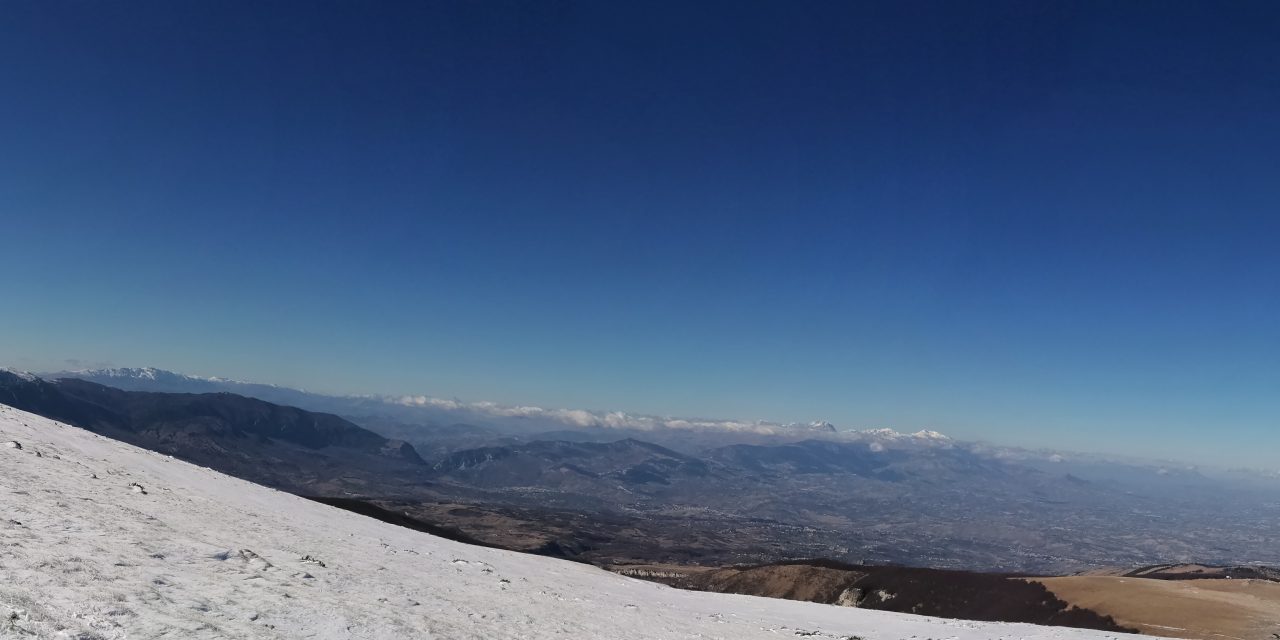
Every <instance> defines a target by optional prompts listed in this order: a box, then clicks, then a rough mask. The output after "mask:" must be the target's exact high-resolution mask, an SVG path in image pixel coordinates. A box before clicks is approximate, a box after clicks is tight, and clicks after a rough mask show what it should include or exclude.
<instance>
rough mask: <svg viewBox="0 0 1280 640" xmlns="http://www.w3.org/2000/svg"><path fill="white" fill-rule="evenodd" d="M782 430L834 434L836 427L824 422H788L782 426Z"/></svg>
mask: <svg viewBox="0 0 1280 640" xmlns="http://www.w3.org/2000/svg"><path fill="white" fill-rule="evenodd" d="M782 428H783V429H787V430H790V431H817V432H819V433H835V432H836V426H835V425H834V424H831V423H830V422H827V421H826V420H815V421H813V422H789V423H787V424H784V425H782Z"/></svg>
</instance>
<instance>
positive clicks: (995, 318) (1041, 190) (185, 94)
mask: <svg viewBox="0 0 1280 640" xmlns="http://www.w3.org/2000/svg"><path fill="white" fill-rule="evenodd" d="M5 14H6V17H5V19H4V20H3V21H0V59H3V60H4V61H5V62H4V63H0V87H3V98H2V99H0V140H2V141H3V143H2V144H0V222H3V229H4V234H3V236H2V237H0V247H3V256H4V262H5V276H6V278H5V283H6V284H5V287H4V290H3V299H4V300H5V306H6V312H5V313H3V314H0V355H2V356H3V358H0V359H3V360H4V361H5V363H6V364H10V365H13V366H18V367H23V368H29V369H36V370H42V369H54V368H59V369H60V368H65V367H66V366H68V362H67V361H69V360H74V361H76V362H77V363H78V364H79V365H81V366H90V365H94V364H98V363H110V364H114V365H126V366H140V365H154V366H160V367H165V368H170V369H175V370H180V371H186V372H193V373H203V374H216V375H226V376H234V377H238V378H242V379H250V380H257V381H267V382H277V383H283V384H290V385H296V386H303V387H307V388H312V389H317V390H323V391H340V392H388V393H429V394H433V395H440V396H459V397H462V398H465V399H473V400H475V399H485V400H494V401H499V402H506V403H534V404H540V405H544V406H559V407H574V408H588V409H621V410H628V411H633V412H644V413H655V414H664V415H680V416H707V417H734V418H745V419H755V418H759V419H769V420H778V421H790V420H812V419H820V418H821V419H828V420H831V421H833V422H835V423H837V424H839V425H841V426H843V427H881V426H886V427H894V428H899V429H906V430H914V429H917V428H925V427H928V428H935V429H939V430H941V431H944V432H948V433H951V434H952V435H956V436H960V437H966V438H986V439H990V440H995V441H999V442H1006V443H1013V444H1027V445H1042V444H1043V445H1051V446H1060V447H1071V448H1077V449H1087V450H1107V451H1122V452H1135V453H1136V452H1146V453H1155V454H1159V455H1173V456H1180V457H1185V458H1192V459H1205V460H1213V461H1218V462H1237V461H1239V462H1247V463H1250V464H1266V463H1267V462H1268V461H1267V459H1266V458H1265V457H1264V455H1263V453H1260V452H1265V451H1267V450H1275V447H1276V446H1278V445H1280V429H1276V427H1277V426H1280V425H1277V417H1278V416H1280V323H1277V321H1276V320H1277V317H1280V296H1277V282H1278V281H1280V280H1278V276H1280V257H1278V254H1280V252H1278V251H1277V249H1280V220H1278V216H1277V206H1276V205H1277V202H1280V200H1278V198H1277V196H1280V179H1278V178H1280V176H1278V175H1277V168H1276V167H1277V162H1276V161H1277V156H1276V154H1277V151H1276V150H1277V149H1280V121H1278V120H1277V119H1276V114H1277V113H1280V82H1277V77H1276V73H1275V69H1276V64H1277V62H1280V40H1277V39H1276V38H1275V34H1276V33H1277V30H1276V29H1277V27H1280V9H1278V8H1276V7H1275V5H1273V4H1268V3H1258V4H1250V3H1231V4H1230V5H1219V4H1218V3H1203V4H1195V3H1182V2H1173V3H1141V2H1137V3H1111V2H1107V3H1096V4H1095V3H1088V2H1071V3H1049V2H1044V3H1032V2H1011V3H1002V2H989V3H982V4H980V5H974V4H969V3H952V2H938V3H933V2H885V3H846V2H832V3H807V2H801V3H790V2H732V3H714V2H708V3H686V2H673V3H609V2H582V3H575V2H545V3H528V2H486V3H477V2H453V3H449V2H421V3H418V2H404V3H382V4H378V5H368V4H364V3H347V2H336V3H328V2H324V3H284V2H269V3H234V2H221V3H172V2H131V3H85V2H44V1H41V2H14V3H8V4H7V5H6V8H5ZM72 366H74V364H73V365H72Z"/></svg>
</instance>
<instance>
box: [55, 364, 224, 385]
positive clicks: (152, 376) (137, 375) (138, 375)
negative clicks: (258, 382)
mask: <svg viewBox="0 0 1280 640" xmlns="http://www.w3.org/2000/svg"><path fill="white" fill-rule="evenodd" d="M71 373H74V374H76V375H77V376H83V377H86V378H127V379H131V380H191V381H198V382H226V383H231V384H247V383H244V382H240V381H239V380H232V379H230V378H219V377H216V376H209V377H206V376H193V375H189V374H185V373H175V372H173V371H166V370H164V369H157V368H155V367H111V368H106V369H82V370H78V371H72V372H71Z"/></svg>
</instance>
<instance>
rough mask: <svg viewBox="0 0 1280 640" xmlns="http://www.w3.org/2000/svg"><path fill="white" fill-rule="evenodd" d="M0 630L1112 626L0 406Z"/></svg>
mask: <svg viewBox="0 0 1280 640" xmlns="http://www.w3.org/2000/svg"><path fill="white" fill-rule="evenodd" d="M0 443H11V444H8V446H0V469H3V470H4V472H3V473H2V474H0V496H2V500H0V509H2V510H3V513H0V540H3V541H4V546H3V547H2V548H0V637H3V638H10V637H24V638H25V637H35V638H104V639H123V638H131V639H140V638H158V637H181V638H229V637H236V638H301V637H308V638H576V639H581V638H641V639H644V638H735V639H738V638H771V639H774V640H776V639H777V638H784V637H796V636H805V637H813V638H827V639H836V638H855V637H856V638H865V639H867V640H872V639H890V638H893V639H898V638H903V639H905V638H955V639H959V640H972V639H978V638H1009V639H1013V638H1026V639H1049V638H1063V639H1066V638H1080V639H1085V638H1120V637H1122V636H1120V635H1117V634H1112V633H1104V632H1096V631H1084V630H1075V629H1064V628H1050V627H1036V626H1031V625H1018V624H995V623H980V622H964V621H954V620H942V619H934V618H924V617H916V616H910V615H904V614H895V613H887V612H879V611H868V610H861V609H853V608H844V607H836V606H829V605H819V604H811V603H804V602H793V601H788V600H773V599H766V598H753V597H747V596H734V595H723V594H712V593H695V592H689V591H678V590H675V589H670V588H667V587H664V586H660V585H657V584H654V583H650V582H643V581H639V580H634V579H630V578H625V577H622V576H619V575H614V574H610V573H607V572H605V571H603V570H600V569H597V568H595V567H591V566H588V565H584V564H576V563H572V562H566V561H561V560H554V559H550V558H544V557H539V556H531V555H524V554H520V553H514V552H507V551H500V550H495V549H488V548H481V547H474V546H468V545H464V544H460V543H455V542H450V541H447V540H443V539H441V538H437V537H433V536H430V535H427V534H424V533H419V532H416V531H412V530H409V529H404V528H400V527H396V526H393V525H389V524H385V523H382V522H379V521H376V520H372V519H369V518H365V517H363V516H359V515H356V514H353V513H349V512H346V511H342V510H338V509H334V508H331V507H327V506H324V505H321V504H319V503H315V502H311V501H308V500H305V499H302V498H298V497H295V496H292V495H289V494H286V493H281V492H278V491H274V490H271V489H267V488H264V487H261V486H258V485H254V484H250V483H248V482H245V481H242V480H238V479H235V478H232V477H229V476H225V475H222V474H219V473H216V472H214V471H211V470H209V469H206V468H203V467H198V466H194V465H191V464H187V463H185V462H181V461H178V460H175V459H173V458H170V457H168V456H164V455H160V454H156V453H152V452H149V451H145V450H143V449H139V448H136V447H133V446H129V445H126V444H123V443H120V442H117V441H114V440H110V439H107V438H104V437H101V436H98V435H95V434H93V433H90V432H88V431H83V430H81V429H77V428H75V427H70V426H67V425H63V424H60V423H57V422H53V421H51V420H47V419H45V418H41V417H38V416H35V415H33V414H29V413H25V412H22V411H18V410H16V409H13V408H10V407H7V406H4V405H0Z"/></svg>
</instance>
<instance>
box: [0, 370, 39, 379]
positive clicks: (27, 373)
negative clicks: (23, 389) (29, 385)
mask: <svg viewBox="0 0 1280 640" xmlns="http://www.w3.org/2000/svg"><path fill="white" fill-rule="evenodd" d="M0 371H4V372H6V373H11V374H13V375H15V376H18V377H19V378H21V379H23V380H25V381H27V382H35V381H36V380H38V378H36V376H35V374H34V373H31V372H30V371H19V370H17V369H10V368H9V367H0Z"/></svg>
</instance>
